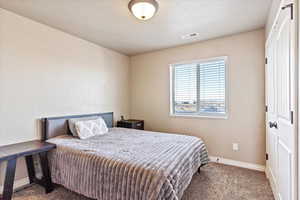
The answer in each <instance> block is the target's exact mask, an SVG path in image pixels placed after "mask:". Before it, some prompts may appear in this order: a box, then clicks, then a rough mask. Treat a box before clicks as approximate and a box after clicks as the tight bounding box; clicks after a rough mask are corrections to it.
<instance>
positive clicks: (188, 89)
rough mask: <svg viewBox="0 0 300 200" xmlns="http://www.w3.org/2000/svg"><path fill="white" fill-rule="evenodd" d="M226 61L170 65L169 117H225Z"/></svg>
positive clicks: (210, 60)
mask: <svg viewBox="0 0 300 200" xmlns="http://www.w3.org/2000/svg"><path fill="white" fill-rule="evenodd" d="M226 60H227V58H226V57H220V58H214V59H208V60H202V61H195V62H191V63H183V64H174V65H171V115H175V116H203V117H227V113H228V112H227V109H228V106H227V103H228V102H227V92H226Z"/></svg>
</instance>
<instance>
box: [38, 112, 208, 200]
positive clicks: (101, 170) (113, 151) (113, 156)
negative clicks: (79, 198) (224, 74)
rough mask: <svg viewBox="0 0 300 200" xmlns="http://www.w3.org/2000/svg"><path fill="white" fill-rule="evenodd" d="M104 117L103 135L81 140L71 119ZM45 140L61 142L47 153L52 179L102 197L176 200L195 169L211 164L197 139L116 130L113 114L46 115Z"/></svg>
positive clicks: (123, 129)
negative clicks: (70, 124) (72, 130)
mask: <svg viewBox="0 0 300 200" xmlns="http://www.w3.org/2000/svg"><path fill="white" fill-rule="evenodd" d="M89 116H101V117H102V118H103V119H104V121H105V122H106V124H107V126H108V127H109V132H108V133H107V134H105V135H101V136H95V137H93V138H89V139H84V140H80V139H78V138H75V137H73V136H71V135H70V130H69V128H68V123H67V120H68V119H70V118H82V117H89ZM43 122H44V126H43V127H44V131H43V138H44V140H47V141H48V142H50V143H54V144H56V145H57V148H56V149H55V150H53V151H52V152H50V153H49V162H50V170H51V177H52V181H53V182H54V183H56V184H59V185H62V186H64V187H66V188H67V189H69V190H71V191H74V192H77V193H79V194H82V195H84V196H87V197H89V198H93V199H99V200H177V199H181V197H182V195H183V193H184V190H185V189H186V188H187V187H188V185H189V184H190V181H191V179H192V177H193V175H194V173H195V172H197V170H198V169H199V168H200V166H203V165H205V164H207V162H208V160H209V159H208V154H207V150H206V147H205V144H204V143H203V141H202V140H201V139H199V138H196V137H191V136H184V135H176V134H168V133H159V132H150V131H141V130H134V129H125V128H113V113H99V114H92V115H79V116H64V117H55V118H45V119H43Z"/></svg>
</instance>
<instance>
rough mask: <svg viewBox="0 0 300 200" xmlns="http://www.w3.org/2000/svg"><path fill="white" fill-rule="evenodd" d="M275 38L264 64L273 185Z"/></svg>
mask: <svg viewBox="0 0 300 200" xmlns="http://www.w3.org/2000/svg"><path fill="white" fill-rule="evenodd" d="M275 39H276V38H275V37H272V38H271V39H270V41H269V43H268V45H267V51H266V55H267V59H268V60H267V65H266V101H267V115H266V122H267V124H266V127H267V135H266V137H267V138H266V140H267V153H268V159H267V168H268V169H267V170H268V172H269V176H271V177H270V178H272V181H273V185H275V186H276V185H277V168H278V166H277V142H278V138H277V131H276V129H273V128H270V127H269V123H270V122H274V121H276V119H277V102H276V40H275Z"/></svg>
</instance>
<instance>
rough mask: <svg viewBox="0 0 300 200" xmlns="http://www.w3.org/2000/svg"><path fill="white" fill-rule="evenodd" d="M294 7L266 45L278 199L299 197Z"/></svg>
mask: <svg viewBox="0 0 300 200" xmlns="http://www.w3.org/2000/svg"><path fill="white" fill-rule="evenodd" d="M292 9H293V6H292V4H289V5H287V6H285V7H284V8H282V10H281V12H280V15H279V17H278V18H277V24H276V27H275V31H273V32H272V36H271V38H270V40H269V43H268V45H267V57H268V61H269V62H268V64H267V67H266V78H267V79H266V86H267V93H266V96H267V106H268V112H267V151H268V154H269V160H268V162H267V170H268V172H269V178H270V179H271V182H272V183H273V190H274V192H275V196H276V198H277V199H280V200H294V199H295V197H296V190H295V188H296V174H297V173H296V145H295V144H296V134H295V124H294V123H295V122H294V121H295V120H294V107H295V100H294V99H295V92H294V91H295V90H296V87H295V85H296V84H295V78H294V76H295V70H294V69H295V67H294V60H295V59H294V58H295V56H294V48H293V42H294V40H293V17H292V14H293V12H292Z"/></svg>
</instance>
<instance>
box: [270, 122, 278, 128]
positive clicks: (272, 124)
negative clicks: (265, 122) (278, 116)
mask: <svg viewBox="0 0 300 200" xmlns="http://www.w3.org/2000/svg"><path fill="white" fill-rule="evenodd" d="M269 127H270V128H276V129H278V125H277V122H269Z"/></svg>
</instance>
